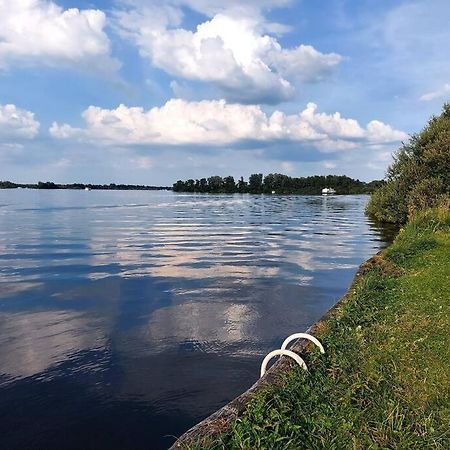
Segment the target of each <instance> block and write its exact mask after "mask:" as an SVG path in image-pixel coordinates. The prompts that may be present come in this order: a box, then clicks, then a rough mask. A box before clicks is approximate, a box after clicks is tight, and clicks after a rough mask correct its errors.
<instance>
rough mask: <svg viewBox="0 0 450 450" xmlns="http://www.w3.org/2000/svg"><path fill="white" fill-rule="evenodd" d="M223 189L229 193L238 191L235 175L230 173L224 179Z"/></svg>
mask: <svg viewBox="0 0 450 450" xmlns="http://www.w3.org/2000/svg"><path fill="white" fill-rule="evenodd" d="M223 190H224V191H225V192H226V193H228V194H232V193H234V192H236V183H235V182H234V177H232V176H231V175H230V176H228V177H225V178H224V179H223Z"/></svg>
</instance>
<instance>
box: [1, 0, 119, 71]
mask: <svg viewBox="0 0 450 450" xmlns="http://www.w3.org/2000/svg"><path fill="white" fill-rule="evenodd" d="M105 25H106V16H105V14H104V12H102V11H99V10H92V9H90V10H79V9H77V8H71V9H66V10H64V9H63V8H61V7H60V6H58V5H56V4H55V3H54V2H52V1H49V0H14V1H11V0H0V70H1V69H7V68H9V67H10V66H13V65H18V64H20V65H25V66H30V65H41V64H44V65H48V66H54V67H59V66H72V67H73V66H75V67H78V66H80V65H82V66H83V68H94V69H97V70H103V71H105V70H115V69H117V68H118V62H117V61H115V60H114V59H112V58H111V56H110V41H109V39H108V36H107V35H106V33H105V32H104V28H105Z"/></svg>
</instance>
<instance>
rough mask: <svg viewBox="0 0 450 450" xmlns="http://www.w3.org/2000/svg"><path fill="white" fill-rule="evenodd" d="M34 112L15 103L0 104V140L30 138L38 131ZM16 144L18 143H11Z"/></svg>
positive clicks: (3, 141) (2, 141)
mask: <svg viewBox="0 0 450 450" xmlns="http://www.w3.org/2000/svg"><path fill="white" fill-rule="evenodd" d="M39 126H40V124H39V122H38V121H37V120H36V119H35V118H34V114H33V113H32V112H30V111H26V110H25V109H20V108H18V107H17V106H16V105H11V104H10V105H0V142H1V143H5V142H7V141H8V140H14V139H32V138H34V137H35V136H36V135H37V134H38V132H39ZM11 145H18V144H11Z"/></svg>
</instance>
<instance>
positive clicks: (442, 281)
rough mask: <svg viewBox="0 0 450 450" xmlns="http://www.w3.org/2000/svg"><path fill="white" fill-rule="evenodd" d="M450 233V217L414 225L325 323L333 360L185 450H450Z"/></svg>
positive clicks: (313, 358) (364, 271) (291, 374)
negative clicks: (192, 449)
mask: <svg viewBox="0 0 450 450" xmlns="http://www.w3.org/2000/svg"><path fill="white" fill-rule="evenodd" d="M449 232H450V214H449V213H448V211H445V210H442V211H430V212H428V213H425V214H422V215H420V216H419V217H417V218H416V219H415V220H414V221H413V222H412V223H410V224H408V225H407V226H406V227H405V228H404V229H403V230H402V231H401V232H400V233H399V235H398V237H397V238H396V240H395V242H394V243H393V244H392V245H391V246H390V247H389V248H388V249H386V250H384V251H383V252H381V253H380V254H379V255H377V256H375V257H374V258H371V259H370V260H369V261H367V263H365V264H364V265H363V266H362V268H361V271H360V274H359V276H358V277H357V279H356V281H355V283H354V284H353V285H352V287H351V289H350V290H349V292H348V293H347V295H346V296H345V297H344V298H343V299H342V301H341V302H340V303H339V305H338V307H337V308H335V309H334V310H333V312H332V314H331V316H330V317H328V318H327V320H326V321H322V322H321V323H319V326H318V327H317V329H316V330H315V334H316V336H317V337H318V338H319V339H320V340H321V341H322V342H323V344H324V346H325V349H326V354H325V355H321V354H319V353H318V352H317V351H315V350H312V349H311V351H310V352H307V353H305V354H304V357H305V360H306V362H307V364H308V367H309V369H310V371H309V373H305V372H304V371H302V370H301V369H299V368H296V367H295V368H292V369H291V370H287V371H285V375H284V376H283V379H282V381H281V383H277V384H268V385H267V386H266V387H265V388H264V389H260V390H257V392H256V393H254V394H250V395H251V397H252V400H251V401H250V403H248V405H247V407H246V409H245V411H244V412H243V414H242V415H241V416H240V417H239V419H238V420H236V421H234V423H233V424H232V425H231V428H230V427H227V426H224V429H223V432H222V433H221V434H219V435H218V437H215V438H214V440H212V439H211V436H205V435H203V436H202V435H201V433H198V434H197V437H198V440H197V442H196V443H192V441H191V442H189V441H184V442H186V444H184V443H183V441H181V442H179V446H178V448H214V449H220V448H227V449H228V448H245V449H247V448H248V449H250V448H252V449H254V448H271V449H278V448H279V449H281V448H283V449H288V448H308V449H310V448H354V449H360V448H361V449H362V448H417V449H422V448H436V449H440V448H446V445H447V444H448V440H449V434H448V433H449V431H448V423H449V419H450V409H449V406H448V405H449V404H450V398H449V397H450V395H449V392H450V370H449V369H450V368H449V361H450V350H449V349H450V337H449V333H448V329H449V318H450V305H449V302H448V299H449V298H450V282H449V281H450V280H449V278H450V277H449V274H450V233H449ZM285 364H286V363H285ZM216 425H217V427H218V428H219V429H220V424H217V423H216ZM210 429H211V428H210ZM198 431H201V430H198Z"/></svg>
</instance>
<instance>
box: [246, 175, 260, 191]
mask: <svg viewBox="0 0 450 450" xmlns="http://www.w3.org/2000/svg"><path fill="white" fill-rule="evenodd" d="M262 181H263V174H262V173H254V174H252V175H250V178H249V179H248V190H249V192H251V193H252V194H260V193H261V192H262V190H263V182H262Z"/></svg>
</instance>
